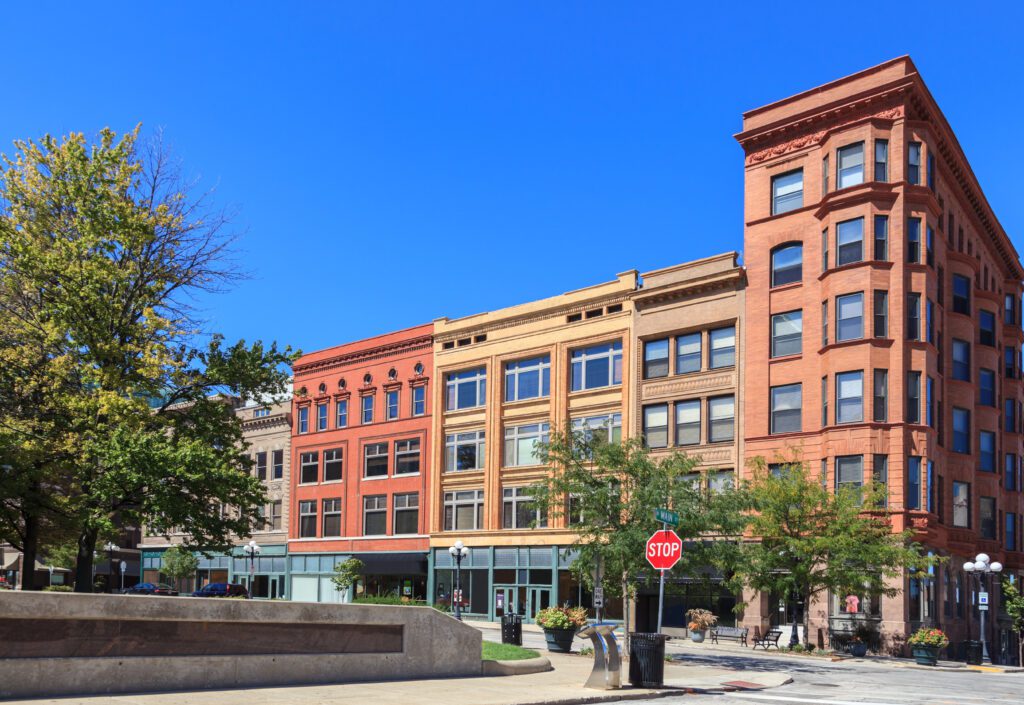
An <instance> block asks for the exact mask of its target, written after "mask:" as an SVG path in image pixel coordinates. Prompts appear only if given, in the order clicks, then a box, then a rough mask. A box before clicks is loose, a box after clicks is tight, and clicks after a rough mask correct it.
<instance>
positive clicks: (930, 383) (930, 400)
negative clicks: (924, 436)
mask: <svg viewBox="0 0 1024 705" xmlns="http://www.w3.org/2000/svg"><path fill="white" fill-rule="evenodd" d="M924 413H925V423H926V424H928V426H929V428H935V380H934V379H932V377H931V375H929V376H928V377H927V378H925V382H924Z"/></svg>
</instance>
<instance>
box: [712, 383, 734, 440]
mask: <svg viewBox="0 0 1024 705" xmlns="http://www.w3.org/2000/svg"><path fill="white" fill-rule="evenodd" d="M735 415H736V409H735V399H734V398H733V396H732V395H731V394H730V395H729V396H727V397H713V398H711V399H708V426H709V427H708V443H719V442H721V441H731V440H732V439H733V433H734V429H733V422H734V419H735Z"/></svg>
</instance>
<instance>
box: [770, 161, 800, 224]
mask: <svg viewBox="0 0 1024 705" xmlns="http://www.w3.org/2000/svg"><path fill="white" fill-rule="evenodd" d="M803 205H804V170H803V169H797V170H796V171H791V172H788V173H786V174H779V175H778V176H773V177H772V215H779V214H780V213H788V212H789V211H792V210H796V209H797V208H802V207H803Z"/></svg>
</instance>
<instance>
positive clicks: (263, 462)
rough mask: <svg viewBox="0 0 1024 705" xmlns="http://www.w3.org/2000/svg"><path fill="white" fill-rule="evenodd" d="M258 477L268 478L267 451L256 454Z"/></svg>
mask: <svg viewBox="0 0 1024 705" xmlns="http://www.w3.org/2000/svg"><path fill="white" fill-rule="evenodd" d="M256 477H257V478H259V479H260V480H266V479H267V454H266V452H265V451H261V452H259V453H257V454H256Z"/></svg>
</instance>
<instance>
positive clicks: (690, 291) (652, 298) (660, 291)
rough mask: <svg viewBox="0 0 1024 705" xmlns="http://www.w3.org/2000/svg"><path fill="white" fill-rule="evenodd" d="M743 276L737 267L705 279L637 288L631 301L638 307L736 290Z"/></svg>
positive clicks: (741, 270)
mask: <svg viewBox="0 0 1024 705" xmlns="http://www.w3.org/2000/svg"><path fill="white" fill-rule="evenodd" d="M744 276H745V273H744V270H743V269H741V268H739V267H737V268H736V269H735V270H733V271H731V272H726V273H725V274H715V275H713V276H712V277H708V278H706V279H699V280H690V281H683V282H676V283H673V284H665V285H664V286H659V287H655V288H652V289H637V290H636V292H635V293H634V294H633V302H634V304H636V305H637V306H638V307H639V306H643V307H647V306H653V305H657V304H662V303H666V302H669V301H675V300H678V299H685V298H687V297H690V296H699V295H702V294H709V293H712V292H715V291H730V290H731V291H737V290H738V289H739V288H740V286H741V285H742V283H743V278H744Z"/></svg>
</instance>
